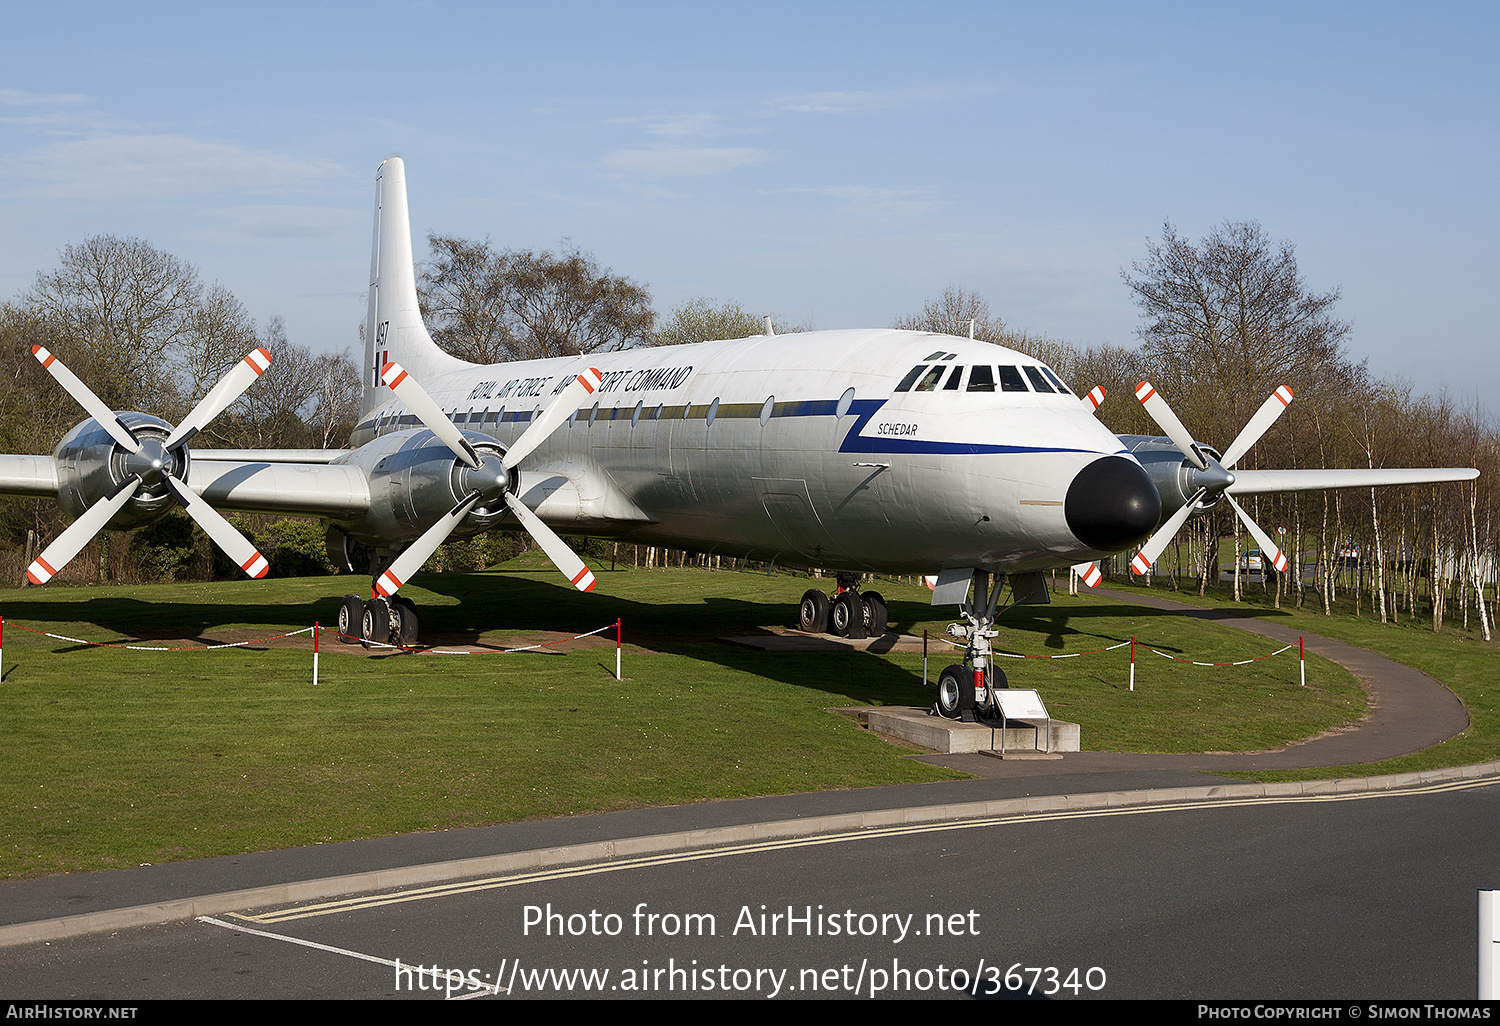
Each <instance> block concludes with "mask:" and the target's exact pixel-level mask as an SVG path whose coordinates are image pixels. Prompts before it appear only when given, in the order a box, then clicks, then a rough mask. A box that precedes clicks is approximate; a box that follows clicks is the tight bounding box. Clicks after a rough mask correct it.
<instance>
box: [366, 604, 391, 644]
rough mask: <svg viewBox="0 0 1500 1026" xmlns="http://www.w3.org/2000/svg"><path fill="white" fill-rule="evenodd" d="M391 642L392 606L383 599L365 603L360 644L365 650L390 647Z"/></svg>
mask: <svg viewBox="0 0 1500 1026" xmlns="http://www.w3.org/2000/svg"><path fill="white" fill-rule="evenodd" d="M390 641H391V604H390V603H389V602H387V601H386V600H385V599H383V598H372V599H371V600H370V601H368V602H366V603H365V612H364V616H363V617H362V618H361V619H360V630H359V643H360V644H361V645H363V646H365V648H371V647H373V646H374V645H388V644H390Z"/></svg>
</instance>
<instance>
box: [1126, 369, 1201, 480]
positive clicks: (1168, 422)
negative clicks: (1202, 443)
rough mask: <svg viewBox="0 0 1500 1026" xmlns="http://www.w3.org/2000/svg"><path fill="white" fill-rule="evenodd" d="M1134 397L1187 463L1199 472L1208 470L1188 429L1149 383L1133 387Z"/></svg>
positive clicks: (1144, 382) (1143, 382) (1145, 382)
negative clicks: (1180, 451) (1180, 452)
mask: <svg viewBox="0 0 1500 1026" xmlns="http://www.w3.org/2000/svg"><path fill="white" fill-rule="evenodd" d="M1135 397H1136V398H1137V399H1139V400H1140V401H1141V405H1142V406H1144V407H1145V408H1146V412H1147V413H1149V414H1151V419H1152V420H1154V421H1156V425H1157V427H1159V428H1161V429H1162V430H1163V431H1165V432H1166V433H1167V437H1168V438H1170V439H1171V440H1172V444H1173V445H1175V446H1177V448H1179V449H1181V450H1182V454H1183V455H1184V456H1186V457H1187V460H1188V462H1189V463H1191V464H1192V465H1193V466H1195V467H1197V468H1198V469H1199V470H1206V469H1208V461H1207V460H1205V459H1204V458H1203V453H1201V452H1199V451H1198V446H1197V445H1196V444H1195V443H1194V442H1193V436H1192V435H1190V434H1188V429H1187V428H1185V427H1183V425H1182V421H1180V420H1178V419H1177V414H1175V413H1173V412H1172V407H1170V406H1168V405H1167V401H1166V400H1165V399H1163V398H1162V397H1161V396H1160V395H1158V394H1157V392H1156V389H1155V388H1153V387H1151V382H1149V381H1142V382H1141V383H1140V384H1139V385H1136V386H1135Z"/></svg>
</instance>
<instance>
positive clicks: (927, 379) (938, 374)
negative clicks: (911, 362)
mask: <svg viewBox="0 0 1500 1026" xmlns="http://www.w3.org/2000/svg"><path fill="white" fill-rule="evenodd" d="M947 369H948V368H946V367H944V366H943V365H942V364H938V365H937V366H936V367H934V368H932V370H930V371H928V372H927V373H926V374H925V375H923V377H922V380H921V381H919V382H917V389H916V390H917V391H918V392H931V391H932V390H933V389H935V388H937V385H938V382H939V381H941V380H942V379H943V371H945V370H947Z"/></svg>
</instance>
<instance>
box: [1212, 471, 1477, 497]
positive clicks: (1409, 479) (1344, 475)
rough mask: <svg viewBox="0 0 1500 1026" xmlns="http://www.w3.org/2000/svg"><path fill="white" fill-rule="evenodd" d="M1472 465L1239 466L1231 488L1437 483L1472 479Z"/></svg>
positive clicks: (1245, 491) (1257, 491)
mask: <svg viewBox="0 0 1500 1026" xmlns="http://www.w3.org/2000/svg"><path fill="white" fill-rule="evenodd" d="M1478 476H1479V471H1477V470H1475V469H1474V468H1473V467H1409V468H1408V467H1389V468H1376V469H1374V470H1239V471H1236V472H1235V475H1234V484H1232V485H1230V486H1229V491H1231V492H1233V493H1234V494H1235V495H1263V494H1265V493H1266V492H1309V491H1321V490H1323V489H1327V488H1369V487H1372V486H1379V485H1400V484H1435V483H1437V482H1440V481H1472V480H1474V479H1475V478H1476V477H1478Z"/></svg>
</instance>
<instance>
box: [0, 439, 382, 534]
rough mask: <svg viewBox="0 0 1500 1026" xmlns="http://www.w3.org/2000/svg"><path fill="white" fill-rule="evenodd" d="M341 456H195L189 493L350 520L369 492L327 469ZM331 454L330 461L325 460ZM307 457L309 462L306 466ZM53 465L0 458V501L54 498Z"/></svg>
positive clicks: (222, 505) (340, 470) (228, 504)
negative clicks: (2, 498)
mask: <svg viewBox="0 0 1500 1026" xmlns="http://www.w3.org/2000/svg"><path fill="white" fill-rule="evenodd" d="M344 452H345V450H296V449H284V450H275V449H272V450H266V451H265V452H246V453H243V454H241V453H239V452H230V451H229V450H221V451H220V452H217V453H214V454H213V455H214V456H222V455H235V456H238V455H244V456H246V457H250V458H246V459H204V458H203V457H202V456H199V455H195V456H194V458H193V462H192V471H191V474H190V485H189V487H191V488H192V490H193V491H194V492H195V493H197V494H198V495H199V496H200V497H202V498H203V499H205V500H207V502H208V503H209V504H210V505H212V506H214V507H215V508H218V509H226V510H233V511H236V512H241V513H284V514H287V515H289V516H307V517H325V518H329V519H341V520H352V519H355V518H357V517H360V516H363V515H364V514H365V513H367V512H369V509H370V488H369V484H368V482H367V481H366V478H365V475H364V473H363V472H362V471H361V470H360V469H358V468H357V467H348V466H337V465H331V464H330V462H329V461H330V460H331V459H336V458H337V457H338V456H340V455H343V453H344ZM329 453H331V454H332V455H328V454H329ZM304 454H311V455H312V456H313V459H312V460H305V459H303V458H301V457H303V455H304ZM59 490H60V486H59V484H58V478H57V463H56V461H55V460H54V459H53V458H52V457H51V456H12V455H0V495H22V496H35V497H47V498H57V496H58V492H59Z"/></svg>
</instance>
